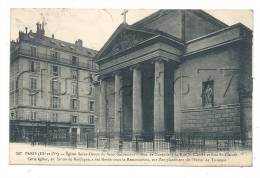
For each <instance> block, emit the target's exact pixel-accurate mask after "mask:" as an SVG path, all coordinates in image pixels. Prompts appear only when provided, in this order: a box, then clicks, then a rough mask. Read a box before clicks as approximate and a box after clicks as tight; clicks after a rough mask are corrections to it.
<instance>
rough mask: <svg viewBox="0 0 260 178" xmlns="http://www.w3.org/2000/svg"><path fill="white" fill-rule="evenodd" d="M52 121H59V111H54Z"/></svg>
mask: <svg viewBox="0 0 260 178" xmlns="http://www.w3.org/2000/svg"><path fill="white" fill-rule="evenodd" d="M52 121H53V122H57V121H58V113H56V112H54V113H52Z"/></svg>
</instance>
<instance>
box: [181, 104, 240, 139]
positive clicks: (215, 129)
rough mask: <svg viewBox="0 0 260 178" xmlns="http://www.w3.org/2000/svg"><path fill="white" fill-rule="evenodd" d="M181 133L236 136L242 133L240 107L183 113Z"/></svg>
mask: <svg viewBox="0 0 260 178" xmlns="http://www.w3.org/2000/svg"><path fill="white" fill-rule="evenodd" d="M181 114H182V120H181V126H182V127H181V132H186V133H190V132H195V133H200V134H203V133H207V134H214V135H216V136H217V135H235V134H239V133H240V107H239V105H231V106H219V107H213V108H208V109H206V108H205V109H190V110H183V111H181Z"/></svg>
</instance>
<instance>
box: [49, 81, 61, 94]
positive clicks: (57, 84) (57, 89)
mask: <svg viewBox="0 0 260 178" xmlns="http://www.w3.org/2000/svg"><path fill="white" fill-rule="evenodd" d="M51 85H52V86H51V89H52V93H53V94H59V93H60V82H59V81H57V80H52V83H51Z"/></svg>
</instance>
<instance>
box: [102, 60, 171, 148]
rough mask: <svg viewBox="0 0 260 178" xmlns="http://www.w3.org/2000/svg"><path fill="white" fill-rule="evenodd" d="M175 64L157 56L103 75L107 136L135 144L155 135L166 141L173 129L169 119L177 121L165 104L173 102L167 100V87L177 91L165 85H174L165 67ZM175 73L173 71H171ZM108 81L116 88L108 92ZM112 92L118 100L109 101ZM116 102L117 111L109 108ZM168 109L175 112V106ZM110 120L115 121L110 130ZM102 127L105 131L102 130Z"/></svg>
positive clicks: (149, 139) (104, 122) (104, 119)
mask: <svg viewBox="0 0 260 178" xmlns="http://www.w3.org/2000/svg"><path fill="white" fill-rule="evenodd" d="M174 64H175V63H172V62H169V61H167V60H163V59H161V58H153V59H150V60H147V61H145V62H140V63H138V64H135V65H132V66H129V67H126V68H124V69H120V70H117V71H114V72H112V73H109V74H107V75H106V77H101V78H102V80H101V81H100V97H101V98H100V124H102V126H100V127H99V128H100V130H99V131H100V133H101V132H103V133H104V132H106V134H103V136H105V137H109V138H113V139H116V140H118V142H119V141H120V139H121V140H128V141H132V144H133V145H135V142H136V140H137V139H138V142H140V140H142V141H153V139H155V138H156V139H160V140H164V138H165V135H166V133H169V132H170V130H169V129H168V127H166V126H165V125H167V123H169V122H168V121H166V119H168V120H173V115H171V114H167V113H166V112H165V107H164V105H165V104H166V105H168V103H167V101H172V100H167V99H165V97H169V95H167V96H165V95H164V93H165V90H166V93H173V92H172V91H171V90H172V89H173V88H172V87H164V85H165V84H166V85H167V86H170V85H171V82H172V80H169V76H168V75H167V77H165V75H164V73H165V68H167V69H168V67H165V65H170V66H172V65H174ZM171 72H173V71H168V72H167V73H171ZM108 80H113V81H114V82H110V83H111V84H114V91H108V89H109V88H111V87H109V86H107V85H108V82H107V81H108ZM168 90H169V91H168ZM108 93H114V95H113V97H114V103H112V102H108V101H107V98H108V96H107V94H108ZM172 97H173V95H172ZM172 99H173V98H172ZM108 104H110V106H108ZM113 104H114V111H113V113H111V112H109V110H111V109H109V108H111V107H112V106H111V105H113ZM170 106H172V107H173V105H170ZM168 111H173V108H171V109H170V110H168ZM168 116H170V117H171V118H169V117H168ZM111 118H112V119H111ZM109 119H110V120H113V124H112V129H111V130H112V132H111V131H109V127H111V125H110V126H109V124H108V123H109ZM102 128H103V129H104V128H105V130H102V131H101V129H102ZM100 135H102V134H100ZM100 138H101V137H100ZM103 139H104V138H103ZM133 147H136V146H133Z"/></svg>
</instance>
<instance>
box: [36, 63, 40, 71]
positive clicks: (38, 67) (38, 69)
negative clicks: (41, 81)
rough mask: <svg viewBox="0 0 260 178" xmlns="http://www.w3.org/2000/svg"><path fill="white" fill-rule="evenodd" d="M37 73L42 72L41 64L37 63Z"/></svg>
mask: <svg viewBox="0 0 260 178" xmlns="http://www.w3.org/2000/svg"><path fill="white" fill-rule="evenodd" d="M36 72H40V63H39V62H37V63H36Z"/></svg>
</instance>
